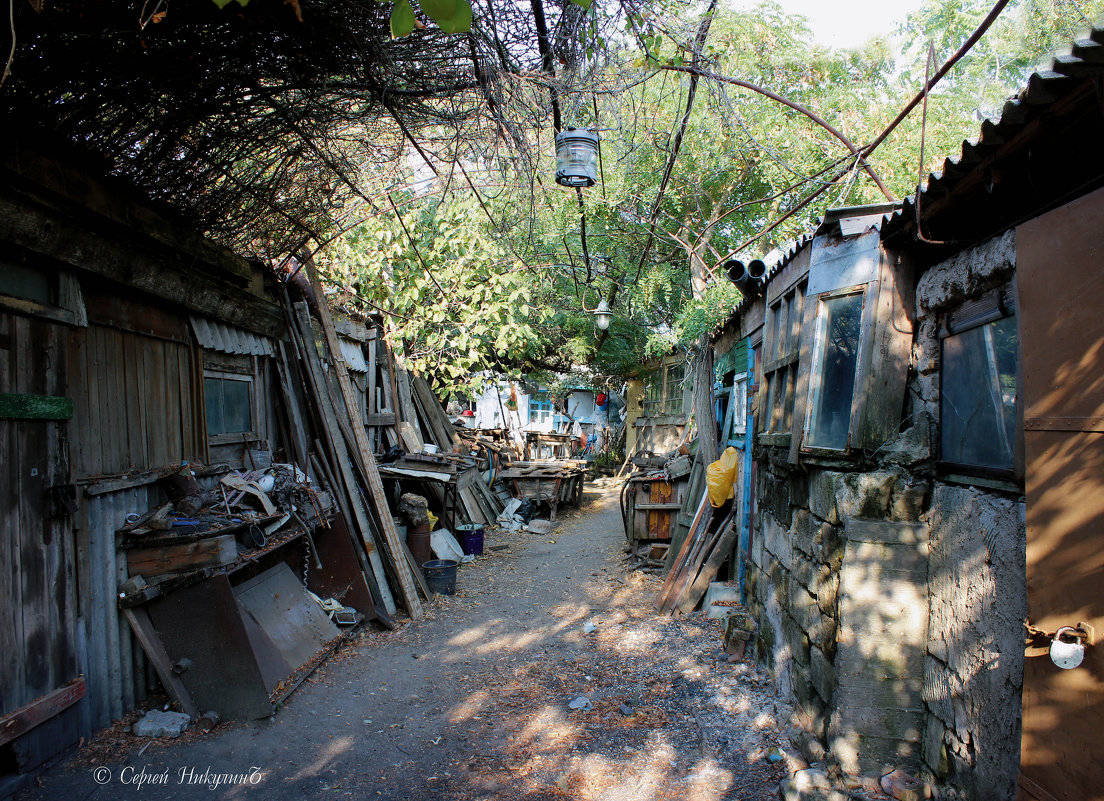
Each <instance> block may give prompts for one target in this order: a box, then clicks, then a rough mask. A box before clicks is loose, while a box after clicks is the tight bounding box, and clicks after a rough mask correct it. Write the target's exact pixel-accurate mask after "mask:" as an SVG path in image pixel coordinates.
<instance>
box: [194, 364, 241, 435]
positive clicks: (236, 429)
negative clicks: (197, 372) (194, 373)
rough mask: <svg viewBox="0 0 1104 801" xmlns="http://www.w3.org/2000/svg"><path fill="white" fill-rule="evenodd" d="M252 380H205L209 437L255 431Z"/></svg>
mask: <svg viewBox="0 0 1104 801" xmlns="http://www.w3.org/2000/svg"><path fill="white" fill-rule="evenodd" d="M252 383H253V382H252V380H251V379H248V378H244V377H243V378H240V379H239V378H212V377H210V376H208V377H206V378H204V379H203V390H204V394H205V396H206V397H205V401H206V408H207V434H208V436H216V435H218V434H243V433H248V432H251V431H252V430H253V411H252V406H251V403H250V394H251V389H252Z"/></svg>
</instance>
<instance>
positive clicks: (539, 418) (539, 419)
mask: <svg viewBox="0 0 1104 801" xmlns="http://www.w3.org/2000/svg"><path fill="white" fill-rule="evenodd" d="M551 419H552V398H550V397H549V396H548V393H547V392H537V393H534V394H533V395H531V396H530V397H529V422H530V423H547V422H548V421H549V420H551Z"/></svg>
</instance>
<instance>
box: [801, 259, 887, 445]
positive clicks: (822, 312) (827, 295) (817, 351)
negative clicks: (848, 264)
mask: <svg viewBox="0 0 1104 801" xmlns="http://www.w3.org/2000/svg"><path fill="white" fill-rule="evenodd" d="M877 285H878V282H877V281H869V282H866V283H862V284H852V285H851V286H846V287H839V288H838V289H831V290H828V291H825V292H821V293H819V294H817V295H816V296H815V298H811V299H810V302H811V303H812V304H815V305H814V306H813V308H814V309H815V311H814V314H813V315H812V320H811V326H812V332H811V337H810V344H809V349H810V353H809V372H808V379H807V380H808V387H807V388H806V390H805V410H804V419H803V420H802V425H801V453H802V454H804V455H809V456H818V455H819V456H829V457H841V456H849V455H850V454H851V453H852V451H853V450H855V447H854V445H853V442H854V438H855V434H856V429H857V428H858V426H859V425H860V424H861V421H862V413H863V405H864V403H865V397H864V394H863V392H862V385H863V384H864V383H865V382H866V379H867V374H868V372H869V370H868V366H869V358H868V356H867V354H868V352H869V349H870V343H871V338H872V333H873V329H874V325H875V323H876V322H877V321H876V320H874V319H872V317H873V315H874V309H873V306H874V304H873V303H871V298H872V297H875V296H876V295H877ZM850 295H859V296H861V298H862V311H861V313H860V316H859V335H858V341H857V345H856V347H857V353H856V354H855V377H854V379H853V381H852V386H851V411H850V414H849V416H848V420H847V442H846V444H845V445H844V447H843V448H827V447H824V446H823V445H819V446H817V445H810V444H809V443H808V440H809V427H810V425H811V424H812V421H813V418H814V415H815V412H816V410H817V406H816V401H818V400H820V391H821V386H820V381H821V379H822V376H821V375H820V367H821V362H822V361H823V358H824V348H823V347H822V346H823V345H824V337H825V336H827V331H826V320H827V316H826V315H827V309H828V306H827V303H828V301H830V300H834V299H836V298H843V297H848V296H850Z"/></svg>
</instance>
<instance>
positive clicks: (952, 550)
mask: <svg viewBox="0 0 1104 801" xmlns="http://www.w3.org/2000/svg"><path fill="white" fill-rule="evenodd" d="M1014 261H1015V236H1014V234H1006V235H1004V236H1002V237H998V238H996V239H993V240H990V241H989V242H986V243H983V244H981V245H979V246H977V247H976V248H973V249H971V250H969V251H966V252H964V253H961V254H958V255H957V256H955V257H954V258H953V259H950V260H948V261H947V262H944V263H942V264H939V265H936V266H934V267H932V268H930V269H928V270H927V271H926V272H924V274H923V275H922V276H921V278H920V281H919V282H918V285H917V307H916V328H915V332H916V333H915V337H914V346H913V354H912V365H911V370H910V377H909V392H908V393H907V402H906V404H905V408H904V409H903V410H902V423H901V426H900V433H899V435H898V436H897V437H896V438H895V439H893V440H892V441H890V442H887V443H885V444H884V445H883V446H882V447H880V448H879V449H878V450H877V451H876V452H875V453H867V454H863V455H862V457H861V458H857V459H856V460H855V463H854V465H849V464H847V463H846V462H841V463H839V464H837V465H833V466H831V467H829V466H826V465H816V464H812V463H805V462H803V463H802V464H799V465H790V464H788V463H787V462H786V456H785V452H784V451H783V450H782V449H779V448H771V447H767V446H759V447H757V449H756V452H755V457H756V459H757V462H758V469H757V486H756V487H755V494H756V506H755V512H754V517H753V526H754V529H753V534H752V540H751V550H750V553H749V560H750V562H751V564H750V565H749V569H748V606H749V610H750V611H751V613H752V614H753V615H754V616H755V617H756V620H757V622H758V626H759V629H758V632H759V633H758V638H757V641H756V643H755V646H756V647H755V653H756V656H757V658H758V659H759V660H760V661H761V662H763V663H764V664H767V665H769V666H771V667H772V668H773V670H774V672H775V675H776V677H777V679H778V681H779V684H780V685H781V688H782V689H783V691H784V692H786V693H789V694H790V695H791V696H792V700H793V701H794V703H795V707H796V708H797V710H798V716H799V718H800V720H799V721H798V722H799V723H800V724H801V725H803V726H804V728H806V729H807V730H809V731H811V732H812V733H813V734H814V735H815V736H816V738H817V739H818V740H819V741H820V743H821V744H822V745H823V746H824V748H825V749H826V750H827V753H828V759H829V761H831V762H834V763H835V764H837V765H838V766H839V767H840V768H841V769H842V770H843V771H844V772H848V773H856V774H858V773H866V774H872V773H878V772H880V771H881V770H882V769H883V767H884V766H887V765H893V766H896V767H906V768H911V769H912V770H913V771H915V772H918V773H921V774H923V775H924V776H925V777H926V778H928V779H929V780H931V781H933V782H934V783H936V784H939V785H941V786H942V787H943V788H944V797H947V798H954V797H956V794H957V797H958V798H961V799H976V801H998V799H999V800H1000V801H1005V799H1008V798H1012V797H1014V796H1015V789H1014V787H1015V780H1016V774H1017V771H1018V764H1019V744H1020V743H1019V738H1020V694H1021V691H1022V676H1023V619H1024V618H1025V616H1026V613H1027V610H1026V604H1027V601H1026V586H1025V559H1024V548H1025V524H1024V504H1023V498H1022V494H1021V493H1019V492H1017V491H1016V490H1015V488H1014V487H1011V486H1003V487H1001V486H996V485H993V486H989V487H985V486H977V485H975V486H970V485H969V482H967V483H963V482H961V481H958V480H955V481H951V480H948V479H946V478H944V477H942V476H941V475H940V474H939V473H938V472H937V471H936V466H935V456H936V448H935V447H934V446H933V443H937V442H938V441H939V431H938V420H939V378H940V376H939V369H940V343H939V340H938V330H939V328H938V326H939V316H940V314H942V313H943V312H944V311H947V310H949V309H951V308H954V307H955V306H957V305H958V304H960V303H962V302H963V301H966V300H969V299H972V298H974V297H977V296H979V295H980V294H982V293H984V292H986V291H987V290H989V289H991V288H993V287H996V286H1000V285H1001V284H1003V283H1005V282H1007V281H1008V280H1009V278H1010V277H1011V275H1012V273H1013V270H1014ZM978 483H979V484H983V483H985V482H978ZM948 791H949V792H948Z"/></svg>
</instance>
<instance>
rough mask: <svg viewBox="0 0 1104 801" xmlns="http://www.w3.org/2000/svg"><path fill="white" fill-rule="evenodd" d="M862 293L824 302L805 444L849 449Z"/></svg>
mask: <svg viewBox="0 0 1104 801" xmlns="http://www.w3.org/2000/svg"><path fill="white" fill-rule="evenodd" d="M862 309H863V296H862V293H861V292H859V293H856V294H852V295H842V296H838V297H833V298H826V299H824V300H821V302H820V308H819V310H818V314H817V322H816V335H815V338H814V341H813V347H814V355H813V373H812V381H811V383H810V395H809V412H808V414H809V417H808V424H807V425H808V428H807V430H806V432H805V445H806V446H808V447H811V448H826V449H829V450H846V449H847V447H848V438H849V435H850V432H851V409H852V406H853V401H854V399H855V372H856V370H857V369H858V363H859V334H860V331H861V323H862Z"/></svg>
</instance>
